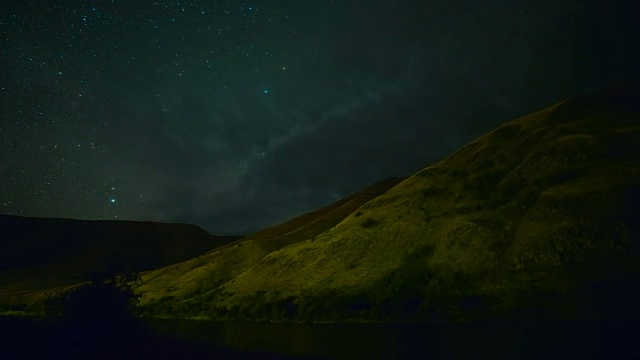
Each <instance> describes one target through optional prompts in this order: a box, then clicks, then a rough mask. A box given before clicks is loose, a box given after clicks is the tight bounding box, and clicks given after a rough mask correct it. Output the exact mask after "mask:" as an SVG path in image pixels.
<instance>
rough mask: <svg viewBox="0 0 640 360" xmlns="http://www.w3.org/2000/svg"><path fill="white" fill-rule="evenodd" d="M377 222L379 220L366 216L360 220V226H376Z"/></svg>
mask: <svg viewBox="0 0 640 360" xmlns="http://www.w3.org/2000/svg"><path fill="white" fill-rule="evenodd" d="M378 224H380V222H378V220H376V219H373V218H366V219H365V220H364V221H363V222H362V227H363V228H365V229H366V228H370V227H373V226H376V225H378Z"/></svg>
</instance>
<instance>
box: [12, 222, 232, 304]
mask: <svg viewBox="0 0 640 360" xmlns="http://www.w3.org/2000/svg"><path fill="white" fill-rule="evenodd" d="M238 238H239V237H238V236H212V235H210V234H208V233H207V232H205V231H204V230H202V229H201V228H199V227H197V226H194V225H188V224H163V223H154V222H135V221H82V220H69V219H40V218H28V217H18V216H10V215H0V268H2V269H4V270H5V271H2V272H0V311H1V310H7V309H3V308H2V304H5V305H9V307H10V308H15V306H20V305H25V304H29V303H32V302H33V301H35V300H34V299H33V297H34V296H36V297H37V296H40V295H38V294H40V293H41V292H42V291H44V290H47V289H51V288H55V287H60V286H66V285H71V284H76V283H79V282H83V281H86V280H89V277H90V276H91V275H92V274H93V273H106V274H129V273H136V272H140V271H145V270H151V269H155V268H160V267H164V266H167V265H170V264H174V263H177V262H180V261H184V260H187V259H190V258H193V257H195V256H198V255H201V254H203V253H205V252H206V251H208V250H211V249H213V248H215V247H219V246H221V245H224V244H227V243H229V242H232V241H234V240H237V239H238ZM5 307H6V306H5Z"/></svg>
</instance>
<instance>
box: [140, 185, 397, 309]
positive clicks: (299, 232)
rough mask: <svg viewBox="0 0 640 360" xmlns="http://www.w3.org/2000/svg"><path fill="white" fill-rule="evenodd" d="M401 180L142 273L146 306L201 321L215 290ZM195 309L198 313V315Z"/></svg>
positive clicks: (330, 224) (365, 190)
mask: <svg viewBox="0 0 640 360" xmlns="http://www.w3.org/2000/svg"><path fill="white" fill-rule="evenodd" d="M402 180H404V179H401V178H391V179H387V180H384V181H380V182H378V183H375V184H373V185H371V186H369V187H367V188H366V189H364V190H362V191H360V192H358V193H356V194H354V195H351V196H349V197H347V198H344V199H342V200H340V201H338V202H336V203H333V204H331V205H329V206H326V207H323V208H321V209H319V210H316V211H313V212H310V213H307V214H303V215H300V216H298V217H296V218H293V219H291V220H289V221H287V222H284V223H282V224H280V225H277V226H274V227H271V228H268V229H265V230H262V231H259V232H257V233H255V234H252V235H250V236H247V237H245V238H242V239H240V240H237V241H234V242H232V243H230V244H228V245H225V246H222V247H219V248H216V249H213V250H211V251H209V252H208V253H206V254H204V255H202V256H199V257H197V258H194V259H190V260H188V261H185V262H182V263H180V264H176V265H172V266H168V267H166V268H163V269H158V270H155V271H150V272H147V273H144V274H142V280H143V284H142V285H141V286H140V287H138V288H137V289H136V290H137V291H138V292H141V293H142V294H144V297H143V298H142V304H143V305H144V306H146V307H147V308H148V311H149V313H151V314H153V315H155V316H161V317H191V316H200V315H201V313H202V312H201V311H200V309H203V308H207V307H208V302H209V299H210V298H211V296H213V294H215V289H217V288H218V287H220V286H222V285H224V284H225V283H227V282H229V281H231V280H233V279H234V278H236V277H237V276H240V275H242V274H243V273H245V272H246V271H248V270H250V269H251V268H253V267H254V266H256V264H258V263H259V262H260V261H261V260H262V259H264V258H265V257H266V256H267V255H268V254H270V253H272V252H274V251H276V250H279V249H281V248H284V247H286V246H288V245H292V244H295V243H298V242H301V241H305V240H308V239H312V238H314V237H315V236H317V235H319V234H321V233H323V232H325V231H327V230H329V229H331V228H332V227H333V226H335V225H336V224H338V223H340V222H341V221H342V220H343V219H344V218H346V217H347V216H348V215H350V214H351V213H353V212H354V211H355V210H356V209H357V208H358V207H360V206H361V205H362V204H364V203H366V202H367V201H369V200H371V199H373V198H375V197H376V196H379V195H380V194H382V193H384V192H386V191H388V190H389V189H390V188H392V187H393V186H395V185H397V184H398V183H399V182H400V181H402ZM194 310H195V311H194Z"/></svg>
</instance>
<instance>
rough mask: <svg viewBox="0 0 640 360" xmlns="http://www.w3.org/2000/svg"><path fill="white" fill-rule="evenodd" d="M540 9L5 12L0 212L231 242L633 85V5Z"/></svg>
mask: <svg viewBox="0 0 640 360" xmlns="http://www.w3.org/2000/svg"><path fill="white" fill-rule="evenodd" d="M549 4H551V3H549ZM549 4H546V3H545V2H544V1H543V2H540V1H538V2H533V1H516V2H513V1H511V2H507V1H489V2H486V3H483V5H479V4H477V3H476V2H471V1H446V2H445V1H434V2H428V3H425V2H424V1H417V0H415V1H412V0H402V1H382V0H373V1H364V0H345V1H329V0H305V1H302V0H281V1H264V0H254V1H177V0H170V1H155V2H151V1H117V0H96V1H82V0H78V1H55V0H54V1H13V2H6V3H3V4H2V5H0V42H1V43H0V64H2V66H1V69H0V110H1V111H0V212H2V213H10V214H16V215H25V216H38V217H69V218H79V219H130V220H155V221H172V222H177V221H180V222H189V223H195V224H197V225H199V226H202V227H204V228H205V229H206V230H208V231H210V232H212V233H217V234H224V233H247V232H250V231H253V230H256V229H259V228H261V227H263V226H267V225H272V224H274V223H277V222H278V221H283V220H286V219H287V218H288V217H291V216H294V215H296V214H298V213H300V212H305V211H310V210H312V209H313V208H315V207H318V206H323V205H326V204H328V203H330V202H331V201H334V200H336V199H338V198H340V197H342V196H346V195H348V194H350V193H352V192H354V191H357V190H359V189H360V188H362V187H364V186H366V185H368V184H370V183H372V182H375V181H377V180H380V179H382V178H385V177H389V176H401V175H409V174H411V173H412V172H414V171H417V170H419V169H421V168H423V167H425V166H427V165H429V164H430V163H432V162H434V161H437V160H439V159H440V158H442V157H443V156H444V155H446V154H448V153H449V152H450V151H452V150H454V149H456V148H457V147H459V146H461V145H463V144H464V143H465V142H467V141H469V140H470V139H472V138H473V137H474V136H477V135H478V134H480V133H482V132H485V131H488V130H490V129H491V128H492V127H494V126H496V125H498V124H499V123H501V122H503V121H506V120H509V119H511V118H513V117H516V116H520V115H523V114H526V113H528V112H531V111H535V110H538V109H539V108H541V107H544V106H547V105H549V104H550V103H552V102H554V101H557V100H559V99H562V98H564V97H567V96H571V95H574V94H575V93H576V92H579V91H583V90H585V89H591V88H596V87H598V86H601V85H603V84H606V83H608V82H610V81H614V80H617V79H623V78H626V77H627V76H629V74H631V73H634V71H635V72H636V73H637V70H636V69H635V67H634V66H633V64H634V63H637V61H635V60H638V54H637V50H636V49H635V47H633V46H631V40H627V39H632V38H634V37H635V36H637V35H638V28H637V26H636V25H635V22H634V21H633V19H632V18H631V16H630V15H629V14H631V13H633V11H634V9H636V7H637V5H634V4H633V3H631V2H629V3H627V2H620V3H618V4H617V5H616V7H613V6H604V5H603V6H596V5H593V6H591V5H589V6H587V5H584V4H581V3H580V2H578V1H569V0H567V1H560V2H554V3H553V4H555V5H554V12H551V13H550V12H549V11H547V9H548V6H550V5H549ZM460 9H465V10H460ZM603 19H604V20H603ZM577 59H579V60H577Z"/></svg>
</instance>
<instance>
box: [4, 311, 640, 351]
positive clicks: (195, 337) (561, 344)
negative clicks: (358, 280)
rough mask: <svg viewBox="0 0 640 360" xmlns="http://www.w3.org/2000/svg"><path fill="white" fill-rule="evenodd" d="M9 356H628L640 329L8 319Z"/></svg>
mask: <svg viewBox="0 0 640 360" xmlns="http://www.w3.org/2000/svg"><path fill="white" fill-rule="evenodd" d="M0 334H2V335H1V336H2V338H1V340H0V343H1V344H2V350H1V352H2V355H3V356H2V358H6V359H10V358H11V359H13V358H32V357H33V356H43V355H44V356H47V357H55V358H61V359H90V358H91V359H106V358H108V359H113V358H119V359H147V358H149V359H182V358H191V357H195V356H197V357H198V359H207V358H211V359H213V358H217V359H220V358H222V359H236V358H256V359H265V358H266V359H269V358H271V359H281V358H315V359H392V358H417V357H420V358H425V359H443V358H446V359H473V358H476V359H486V358H492V359H556V358H565V359H573V358H576V359H628V358H640V342H638V341H637V339H638V335H639V334H640V332H639V331H638V329H637V324H636V323H632V322H620V321H617V322H607V321H601V322H581V321H575V322H518V323H515V322H502V323H496V322H494V323H467V324H314V325H309V324H253V323H214V322H204V321H155V322H154V323H153V324H151V325H149V324H147V325H142V324H139V323H134V322H131V323H129V324H121V325H120V326H118V327H117V328H116V327H115V326H107V325H105V324H96V323H92V324H89V323H79V322H77V321H76V322H72V323H71V322H62V321H52V320H47V319H34V318H18V317H14V318H12V317H5V318H0Z"/></svg>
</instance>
